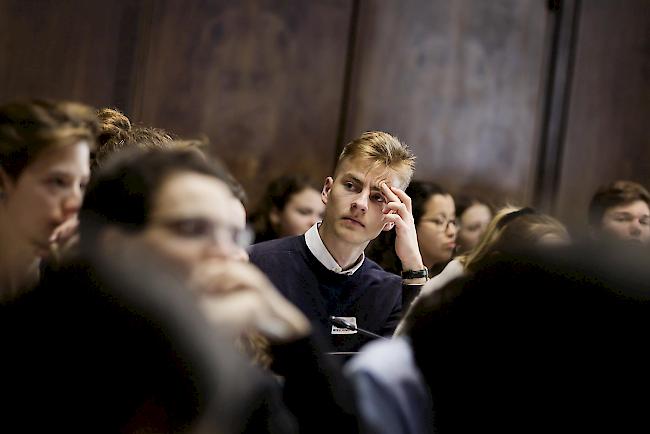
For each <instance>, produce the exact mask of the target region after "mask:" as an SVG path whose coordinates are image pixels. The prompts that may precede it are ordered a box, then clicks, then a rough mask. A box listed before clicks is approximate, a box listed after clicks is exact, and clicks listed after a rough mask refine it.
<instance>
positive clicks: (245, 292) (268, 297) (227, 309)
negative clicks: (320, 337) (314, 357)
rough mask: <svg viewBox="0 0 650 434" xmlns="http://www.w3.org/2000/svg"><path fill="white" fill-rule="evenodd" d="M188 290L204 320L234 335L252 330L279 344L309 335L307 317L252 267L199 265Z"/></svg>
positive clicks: (217, 263)
mask: <svg viewBox="0 0 650 434" xmlns="http://www.w3.org/2000/svg"><path fill="white" fill-rule="evenodd" d="M190 288H192V289H193V290H194V291H196V292H197V293H198V294H197V295H199V297H200V299H199V305H200V307H201V309H202V310H203V311H204V313H205V314H206V316H207V318H208V319H209V320H210V321H211V322H212V323H214V324H216V325H218V326H219V328H220V329H221V330H225V331H226V332H228V333H230V334H233V335H234V336H240V335H241V334H243V333H245V332H247V331H256V332H258V333H260V334H262V335H263V336H265V337H266V338H268V339H269V340H270V341H271V342H273V343H281V342H290V341H293V340H296V339H299V338H301V337H304V336H306V335H307V334H309V332H310V325H309V321H308V320H307V318H306V317H305V316H304V315H303V314H302V313H301V312H300V310H299V309H298V308H297V307H295V306H294V305H293V304H291V303H290V302H289V301H288V300H287V299H285V298H284V297H283V296H282V295H281V294H280V293H279V292H278V291H277V289H276V288H275V287H274V286H273V284H272V283H271V282H270V281H269V280H268V279H267V277H266V276H265V275H264V274H263V273H262V272H261V271H260V270H259V269H257V267H255V266H254V265H251V264H248V263H245V262H241V261H223V260H219V261H213V262H208V263H205V264H202V265H199V266H197V268H196V269H195V270H194V273H193V274H192V276H191V278H190Z"/></svg>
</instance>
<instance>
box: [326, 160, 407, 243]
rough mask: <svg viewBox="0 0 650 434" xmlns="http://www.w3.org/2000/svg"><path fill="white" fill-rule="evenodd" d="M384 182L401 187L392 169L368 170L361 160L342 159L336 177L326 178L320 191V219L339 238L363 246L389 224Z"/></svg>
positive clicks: (343, 241)
mask: <svg viewBox="0 0 650 434" xmlns="http://www.w3.org/2000/svg"><path fill="white" fill-rule="evenodd" d="M383 182H385V183H386V184H387V185H388V186H396V187H399V186H400V184H399V178H398V176H397V173H396V172H395V171H394V170H392V169H389V168H386V167H377V168H375V169H373V170H371V171H368V163H366V162H365V161H364V160H360V159H353V160H345V161H343V162H342V163H341V164H340V166H339V168H338V169H337V172H336V175H335V178H334V179H332V178H327V179H326V181H325V186H324V187H323V192H322V193H321V194H322V198H323V202H325V204H326V207H325V216H324V218H323V222H324V224H325V225H326V226H327V227H328V229H327V230H328V231H331V232H332V233H333V234H334V235H335V236H336V238H337V240H338V241H340V242H342V243H345V244H348V245H350V246H364V247H365V245H367V244H368V242H370V241H371V240H373V239H375V238H376V237H377V235H379V233H380V232H381V231H382V230H383V229H387V228H388V227H389V223H388V222H387V221H385V217H384V216H385V215H384V213H383V210H384V206H385V205H386V198H385V197H384V194H383V193H382V191H381V187H380V186H381V184H382V183H383Z"/></svg>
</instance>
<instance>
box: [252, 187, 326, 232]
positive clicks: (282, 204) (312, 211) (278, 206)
mask: <svg viewBox="0 0 650 434" xmlns="http://www.w3.org/2000/svg"><path fill="white" fill-rule="evenodd" d="M324 210H325V205H324V204H323V201H322V200H321V197H320V191H318V189H317V188H315V187H314V186H313V185H312V184H311V182H310V181H309V180H308V179H307V178H305V177H302V176H299V175H287V176H282V177H280V178H277V179H274V180H273V181H271V183H270V184H269V186H268V187H267V189H266V192H265V193H264V197H263V198H262V201H261V203H260V205H259V206H258V208H257V210H256V211H255V212H254V213H253V215H252V216H251V218H250V221H251V224H252V226H253V229H254V230H255V243H259V242H262V241H268V240H273V239H276V238H284V237H291V236H295V235H302V234H304V233H305V232H307V229H309V228H310V227H312V226H313V225H314V224H315V223H317V222H319V221H321V220H322V219H323V211H324Z"/></svg>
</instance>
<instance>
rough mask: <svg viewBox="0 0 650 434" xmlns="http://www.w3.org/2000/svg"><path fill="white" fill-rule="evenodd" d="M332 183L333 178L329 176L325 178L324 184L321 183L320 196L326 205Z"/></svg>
mask: <svg viewBox="0 0 650 434" xmlns="http://www.w3.org/2000/svg"><path fill="white" fill-rule="evenodd" d="M332 185H334V179H332V177H331V176H328V177H327V178H325V184H324V185H323V191H321V194H320V198H321V200H322V201H323V203H324V204H325V205H327V200H328V199H329V195H330V192H331V191H332Z"/></svg>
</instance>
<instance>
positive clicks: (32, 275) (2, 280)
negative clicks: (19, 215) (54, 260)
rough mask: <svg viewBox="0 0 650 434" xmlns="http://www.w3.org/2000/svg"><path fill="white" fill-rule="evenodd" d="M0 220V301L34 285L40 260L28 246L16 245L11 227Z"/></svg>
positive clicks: (37, 276)
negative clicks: (0, 247)
mask: <svg viewBox="0 0 650 434" xmlns="http://www.w3.org/2000/svg"><path fill="white" fill-rule="evenodd" d="M7 223H8V222H6V221H3V219H2V218H0V246H2V256H0V299H6V298H7V297H11V296H12V295H14V294H16V293H17V292H18V291H20V290H21V289H23V288H26V287H29V286H32V285H35V284H36V283H37V282H38V278H39V266H40V263H41V260H40V258H39V257H38V256H36V255H34V252H33V250H32V249H30V248H29V246H26V245H22V243H18V242H17V240H16V239H15V236H14V233H13V232H12V231H11V230H10V229H8V228H11V227H12V226H11V225H8V224H7Z"/></svg>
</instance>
